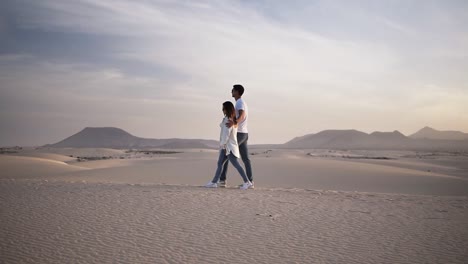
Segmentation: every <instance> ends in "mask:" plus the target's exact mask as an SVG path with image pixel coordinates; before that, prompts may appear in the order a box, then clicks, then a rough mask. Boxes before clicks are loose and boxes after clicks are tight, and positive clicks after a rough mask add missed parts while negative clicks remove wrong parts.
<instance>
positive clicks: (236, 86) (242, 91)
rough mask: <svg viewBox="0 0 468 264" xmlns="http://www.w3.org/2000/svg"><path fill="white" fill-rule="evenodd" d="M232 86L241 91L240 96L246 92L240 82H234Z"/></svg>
mask: <svg viewBox="0 0 468 264" xmlns="http://www.w3.org/2000/svg"><path fill="white" fill-rule="evenodd" d="M232 87H233V89H234V90H236V91H237V92H239V95H240V96H242V95H243V94H244V86H242V85H240V84H234V85H233V86H232Z"/></svg>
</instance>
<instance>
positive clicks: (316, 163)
mask: <svg viewBox="0 0 468 264" xmlns="http://www.w3.org/2000/svg"><path fill="white" fill-rule="evenodd" d="M163 153H164V154H163ZM310 153H311V152H310V151H307V150H276V149H273V150H271V149H269V150H258V149H256V150H254V151H253V155H252V156H251V159H252V162H253V168H254V173H255V185H256V188H255V190H247V191H240V190H239V189H237V188H236V187H235V186H236V185H237V184H238V183H240V182H241V180H240V176H239V175H237V173H235V172H234V170H233V169H232V167H231V169H230V171H229V173H228V184H229V185H230V187H229V188H226V189H221V188H218V189H206V188H203V187H200V185H202V184H204V183H206V182H207V181H208V180H210V179H211V178H212V176H213V173H214V170H215V166H216V158H217V152H216V151H213V150H199V149H193V150H184V152H182V153H172V154H168V153H165V152H158V151H154V152H147V153H145V152H131V153H126V152H125V151H123V150H109V149H87V150H83V149H67V150H53V151H50V152H49V150H47V149H41V150H34V151H30V150H28V151H24V152H23V153H17V156H11V155H0V168H1V172H2V174H1V177H0V209H1V210H0V212H1V213H0V222H1V223H2V225H0V237H2V239H1V240H0V249H1V250H0V259H1V260H2V261H1V262H2V263H70V262H76V263H465V261H466V259H467V258H468V252H467V251H466V248H468V240H467V239H466V237H468V174H467V173H466V172H467V171H468V170H467V168H466V165H464V164H466V162H467V157H465V156H455V157H452V156H444V155H443V154H441V155H442V156H435V155H431V156H428V157H430V158H427V159H425V158H424V157H425V156H424V155H422V154H421V153H416V154H415V153H406V152H364V153H361V152H345V153H341V152H328V151H316V152H314V153H313V154H314V155H309V154H310ZM78 154H79V155H81V156H86V155H89V156H88V157H94V156H110V159H106V160H95V161H83V162H78V161H77V160H76V157H77V156H78ZM413 154H415V155H413ZM70 155H72V156H73V158H72V157H69V156H70ZM122 155H124V157H125V158H124V159H121V158H120V157H121V156H122ZM363 156H364V157H381V156H386V157H390V158H392V159H389V160H380V159H377V160H373V159H353V158H351V159H350V158H346V157H363ZM415 157H416V158H415ZM421 157H423V158H422V159H421Z"/></svg>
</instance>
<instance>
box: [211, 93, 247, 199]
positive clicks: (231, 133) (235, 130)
mask: <svg viewBox="0 0 468 264" xmlns="http://www.w3.org/2000/svg"><path fill="white" fill-rule="evenodd" d="M231 92H232V97H234V99H236V105H235V106H234V105H233V104H232V103H231V102H230V101H226V102H224V103H223V114H224V118H223V120H222V122H221V124H220V127H221V132H220V136H219V138H220V139H219V146H220V150H219V158H218V166H217V168H216V173H215V176H214V178H213V180H211V181H210V182H208V183H207V184H206V185H205V187H207V188H217V187H226V173H227V168H228V160H229V161H230V162H231V163H232V165H233V166H234V167H235V168H236V169H237V171H238V172H239V174H240V175H241V177H242V179H243V181H244V183H243V184H241V185H240V189H241V190H247V189H249V188H252V189H253V188H254V183H253V178H252V166H251V164H250V159H249V150H248V147H247V140H248V139H249V134H248V130H247V120H248V107H247V104H246V103H245V101H244V100H243V99H242V95H243V94H244V87H243V86H242V85H240V84H235V85H234V86H233V88H232V91H231ZM239 158H242V161H243V162H244V165H245V170H246V172H247V174H246V172H245V171H244V169H243V168H242V166H241V165H240V163H239Z"/></svg>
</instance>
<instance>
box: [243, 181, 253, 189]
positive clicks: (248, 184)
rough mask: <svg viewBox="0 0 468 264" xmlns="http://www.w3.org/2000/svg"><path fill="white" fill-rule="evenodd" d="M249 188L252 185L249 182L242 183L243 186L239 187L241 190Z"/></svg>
mask: <svg viewBox="0 0 468 264" xmlns="http://www.w3.org/2000/svg"><path fill="white" fill-rule="evenodd" d="M250 186H252V183H251V182H249V181H248V182H244V184H242V186H241V187H240V189H241V190H247V189H248V188H250Z"/></svg>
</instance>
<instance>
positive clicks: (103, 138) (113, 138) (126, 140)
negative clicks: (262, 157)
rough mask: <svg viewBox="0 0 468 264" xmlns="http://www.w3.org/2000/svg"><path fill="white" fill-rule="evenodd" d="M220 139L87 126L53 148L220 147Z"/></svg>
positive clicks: (50, 145)
mask: <svg viewBox="0 0 468 264" xmlns="http://www.w3.org/2000/svg"><path fill="white" fill-rule="evenodd" d="M218 145H219V143H218V141H216V140H204V139H180V138H170V139H151V138H140V137H136V136H133V135H132V134H130V133H128V132H126V131H124V130H122V129H120V128H115V127H87V128H85V129H83V130H81V131H80V132H78V133H76V134H74V135H72V136H70V137H68V138H66V139H64V140H62V141H60V142H58V143H55V144H49V145H45V146H44V147H52V148H136V149H141V148H165V149H171V148H186V149H187V148H208V149H214V148H218Z"/></svg>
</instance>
